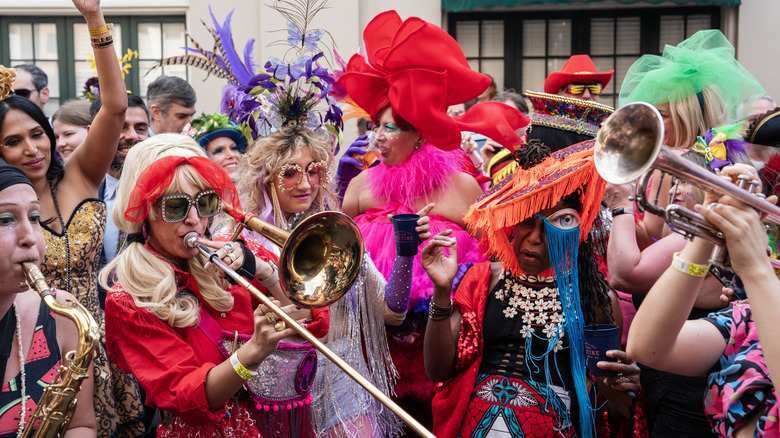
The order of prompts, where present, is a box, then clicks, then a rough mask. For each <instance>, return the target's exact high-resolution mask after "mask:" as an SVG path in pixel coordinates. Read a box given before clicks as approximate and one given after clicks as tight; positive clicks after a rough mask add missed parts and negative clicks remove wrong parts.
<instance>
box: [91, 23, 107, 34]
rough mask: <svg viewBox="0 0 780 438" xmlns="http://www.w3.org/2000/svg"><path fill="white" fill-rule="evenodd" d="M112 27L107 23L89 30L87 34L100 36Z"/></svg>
mask: <svg viewBox="0 0 780 438" xmlns="http://www.w3.org/2000/svg"><path fill="white" fill-rule="evenodd" d="M111 27H112V25H111V24H109V23H106V24H104V25H102V26H100V27H97V28H94V29H90V30H89V34H90V35H92V36H97V35H102V34H104V33H107V32H108V31H109V30H110V29H111Z"/></svg>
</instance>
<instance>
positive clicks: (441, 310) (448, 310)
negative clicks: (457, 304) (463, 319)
mask: <svg viewBox="0 0 780 438" xmlns="http://www.w3.org/2000/svg"><path fill="white" fill-rule="evenodd" d="M450 316H452V299H450V305H449V306H447V307H442V306H439V305H437V304H436V303H435V302H434V301H433V300H432V299H431V306H430V308H429V309H428V318H430V319H431V320H433V321H443V320H445V319H450Z"/></svg>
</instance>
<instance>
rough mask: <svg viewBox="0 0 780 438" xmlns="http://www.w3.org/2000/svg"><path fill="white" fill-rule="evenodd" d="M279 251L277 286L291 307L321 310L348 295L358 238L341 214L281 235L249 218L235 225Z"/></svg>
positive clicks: (357, 265)
mask: <svg viewBox="0 0 780 438" xmlns="http://www.w3.org/2000/svg"><path fill="white" fill-rule="evenodd" d="M241 222H242V224H243V225H245V226H246V227H247V228H249V229H251V230H253V231H255V232H257V233H260V234H262V235H263V236H265V237H266V238H268V239H269V240H271V241H272V242H274V243H275V244H277V245H278V246H280V247H281V248H282V252H281V254H280V255H279V282H280V284H281V286H282V290H283V291H284V294H285V295H286V296H287V297H288V298H290V300H291V301H293V302H294V303H296V304H298V305H299V306H301V307H305V308H307V309H317V308H320V307H325V306H328V305H330V304H331V303H333V302H335V301H336V300H338V299H339V298H341V297H342V296H344V294H346V293H347V292H349V289H350V288H351V287H352V283H354V282H355V280H356V279H357V277H358V274H360V269H361V267H362V266H363V235H362V234H361V233H360V229H359V228H358V227H357V225H355V222H353V221H352V219H350V218H349V216H347V215H345V214H344V213H341V212H336V211H324V212H321V213H317V214H314V215H312V216H310V217H308V218H306V219H305V220H304V221H303V222H301V223H300V224H299V225H298V226H297V227H295V229H294V230H292V231H289V232H288V231H285V230H282V229H281V228H278V227H275V226H273V225H271V224H269V223H267V222H264V221H262V220H260V219H258V218H257V217H256V216H253V215H249V214H247V215H245V216H244V218H243V220H242V221H241Z"/></svg>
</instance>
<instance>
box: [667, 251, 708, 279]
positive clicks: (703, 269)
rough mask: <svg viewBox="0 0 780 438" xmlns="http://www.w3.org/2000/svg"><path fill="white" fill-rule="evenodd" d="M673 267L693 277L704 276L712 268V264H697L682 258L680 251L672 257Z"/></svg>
mask: <svg viewBox="0 0 780 438" xmlns="http://www.w3.org/2000/svg"><path fill="white" fill-rule="evenodd" d="M672 267H673V268H674V269H677V270H678V271H680V272H682V273H683V274H688V275H690V276H693V277H704V276H705V275H707V272H709V270H710V265H697V264H696V263H691V262H687V261H685V260H683V259H681V258H680V253H679V252H676V253H674V257H672Z"/></svg>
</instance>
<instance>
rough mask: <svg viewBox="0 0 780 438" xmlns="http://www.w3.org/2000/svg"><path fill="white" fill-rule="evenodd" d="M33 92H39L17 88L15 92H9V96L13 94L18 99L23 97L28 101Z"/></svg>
mask: <svg viewBox="0 0 780 438" xmlns="http://www.w3.org/2000/svg"><path fill="white" fill-rule="evenodd" d="M33 91H39V90H37V89H29V88H17V89H15V90H11V94H14V95H16V96H19V97H23V98H25V99H29V98H30V96H31V95H32V93H33Z"/></svg>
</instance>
